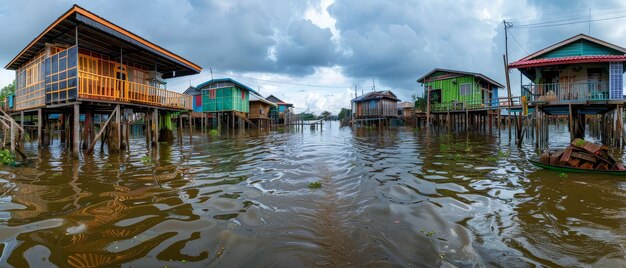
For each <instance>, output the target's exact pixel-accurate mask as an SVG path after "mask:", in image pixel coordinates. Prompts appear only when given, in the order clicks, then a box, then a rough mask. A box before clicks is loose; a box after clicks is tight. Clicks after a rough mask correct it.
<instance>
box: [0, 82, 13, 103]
mask: <svg viewBox="0 0 626 268" xmlns="http://www.w3.org/2000/svg"><path fill="white" fill-rule="evenodd" d="M12 94H15V80H13V82H11V84H8V85H6V86H4V87H3V88H2V89H0V101H4V100H5V99H6V98H7V97H8V96H9V95H12Z"/></svg>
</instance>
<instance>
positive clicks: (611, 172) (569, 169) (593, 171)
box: [528, 159, 626, 176]
mask: <svg viewBox="0 0 626 268" xmlns="http://www.w3.org/2000/svg"><path fill="white" fill-rule="evenodd" d="M528 161H529V162H530V163H532V164H533V165H535V166H538V167H541V168H545V169H548V170H553V171H558V172H577V173H590V174H608V175H618V176H626V170H600V169H590V168H577V167H567V166H558V165H551V164H546V163H542V162H539V161H536V160H531V159H529V160H528Z"/></svg>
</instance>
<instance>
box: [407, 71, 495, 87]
mask: <svg viewBox="0 0 626 268" xmlns="http://www.w3.org/2000/svg"><path fill="white" fill-rule="evenodd" d="M436 72H447V73H455V74H460V75H471V76H475V77H478V78H480V79H482V80H485V81H487V82H489V83H490V84H492V85H494V86H496V87H499V88H504V86H503V85H502V84H500V83H498V82H497V81H495V80H493V79H491V78H489V77H487V76H485V75H483V74H481V73H473V72H465V71H457V70H451V69H442V68H435V69H433V70H432V71H430V72H428V73H427V74H425V75H424V76H422V77H420V78H419V79H417V82H418V83H425V80H426V78H428V77H429V76H431V75H432V74H434V73H436ZM437 80H438V79H434V80H431V81H437ZM428 82H430V81H428Z"/></svg>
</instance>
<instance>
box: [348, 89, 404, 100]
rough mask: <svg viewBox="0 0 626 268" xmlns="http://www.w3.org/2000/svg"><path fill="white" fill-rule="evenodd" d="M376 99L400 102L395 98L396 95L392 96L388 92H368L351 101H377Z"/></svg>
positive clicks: (391, 93)
mask: <svg viewBox="0 0 626 268" xmlns="http://www.w3.org/2000/svg"><path fill="white" fill-rule="evenodd" d="M378 99H390V100H395V101H400V100H399V99H398V97H396V95H395V94H393V92H391V91H389V90H385V91H372V92H368V93H366V94H365V95H361V96H358V97H356V98H354V99H352V101H353V102H360V101H366V100H378Z"/></svg>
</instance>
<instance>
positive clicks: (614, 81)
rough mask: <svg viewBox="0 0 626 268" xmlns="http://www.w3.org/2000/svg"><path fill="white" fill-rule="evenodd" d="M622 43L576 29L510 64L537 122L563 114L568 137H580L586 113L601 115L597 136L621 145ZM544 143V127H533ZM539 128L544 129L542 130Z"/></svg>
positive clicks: (625, 55) (625, 59)
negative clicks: (576, 32)
mask: <svg viewBox="0 0 626 268" xmlns="http://www.w3.org/2000/svg"><path fill="white" fill-rule="evenodd" d="M625 62H626V48H623V47H620V46H618V45H615V44H611V43H609V42H606V41H603V40H600V39H597V38H594V37H591V36H588V35H585V34H579V35H576V36H573V37H571V38H568V39H566V40H564V41H561V42H559V43H556V44H554V45H551V46H549V47H547V48H544V49H542V50H539V51H537V52H535V53H532V54H530V55H528V56H526V57H524V58H522V59H520V60H518V61H515V62H512V63H510V64H509V68H511V69H518V70H519V71H520V72H521V73H522V75H523V76H524V77H526V78H527V79H528V80H530V83H528V84H524V85H522V86H521V92H522V96H525V97H526V98H527V99H528V102H529V106H531V107H535V109H534V111H535V113H536V114H534V115H532V117H533V119H534V120H535V122H534V123H533V124H534V125H536V126H544V128H545V126H546V125H547V124H543V123H542V121H541V120H545V115H565V116H567V117H568V120H569V130H570V134H571V138H572V139H574V138H584V136H585V128H586V120H585V119H586V117H589V116H595V117H600V120H599V122H600V124H601V128H600V129H601V130H602V142H603V143H604V144H606V145H610V146H623V125H622V124H623V123H622V122H623V120H622V110H623V107H624V96H623V86H624V85H623V75H624V63H625ZM537 132H538V134H540V136H541V137H542V139H539V140H537V143H536V146H537V147H543V145H547V140H548V134H549V133H548V131H547V128H546V129H539V128H537ZM541 133H545V134H543V135H541Z"/></svg>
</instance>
